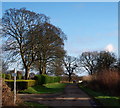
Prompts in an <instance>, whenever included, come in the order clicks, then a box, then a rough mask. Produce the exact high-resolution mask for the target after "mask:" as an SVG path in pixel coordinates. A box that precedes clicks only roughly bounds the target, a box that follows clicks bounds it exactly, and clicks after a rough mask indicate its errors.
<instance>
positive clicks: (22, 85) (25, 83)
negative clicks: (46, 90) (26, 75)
mask: <svg viewBox="0 0 120 108" xmlns="http://www.w3.org/2000/svg"><path fill="white" fill-rule="evenodd" d="M5 82H6V84H7V85H8V86H9V87H10V88H11V90H13V89H14V80H5ZM34 85H36V81H35V80H16V88H17V90H24V89H27V88H28V87H31V86H34Z"/></svg>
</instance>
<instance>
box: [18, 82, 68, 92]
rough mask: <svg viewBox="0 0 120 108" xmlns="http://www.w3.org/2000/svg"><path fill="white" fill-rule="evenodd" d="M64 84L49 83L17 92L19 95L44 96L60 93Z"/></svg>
mask: <svg viewBox="0 0 120 108" xmlns="http://www.w3.org/2000/svg"><path fill="white" fill-rule="evenodd" d="M65 86H66V84H65V83H50V84H44V85H36V86H33V87H28V89H26V90H22V91H19V93H30V94H44V93H57V92H62V91H63V89H64V88H65Z"/></svg>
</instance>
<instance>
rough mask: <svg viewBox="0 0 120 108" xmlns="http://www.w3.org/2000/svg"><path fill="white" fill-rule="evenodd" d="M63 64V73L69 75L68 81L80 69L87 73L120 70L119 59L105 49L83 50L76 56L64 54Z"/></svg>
mask: <svg viewBox="0 0 120 108" xmlns="http://www.w3.org/2000/svg"><path fill="white" fill-rule="evenodd" d="M64 66H65V69H66V71H65V74H66V75H68V76H69V81H70V80H71V77H72V75H74V74H76V73H77V72H79V73H80V71H81V69H84V70H85V71H86V72H88V74H89V75H93V74H97V73H100V72H102V70H117V71H120V60H117V57H116V56H115V54H114V53H110V52H107V51H100V52H97V51H93V52H83V53H82V54H81V55H80V56H79V57H78V58H75V57H71V56H66V57H65V59H64ZM82 71H83V70H82Z"/></svg>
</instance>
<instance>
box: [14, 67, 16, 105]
mask: <svg viewBox="0 0 120 108" xmlns="http://www.w3.org/2000/svg"><path fill="white" fill-rule="evenodd" d="M15 103H16V69H14V104H15Z"/></svg>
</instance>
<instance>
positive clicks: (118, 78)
mask: <svg viewBox="0 0 120 108" xmlns="http://www.w3.org/2000/svg"><path fill="white" fill-rule="evenodd" d="M88 86H89V87H90V88H92V89H94V90H102V91H103V92H105V93H108V94H113V95H115V94H117V95H118V94H119V95H120V92H119V91H120V75H119V73H118V72H117V71H114V70H103V71H101V72H99V73H97V74H96V75H93V76H92V81H91V82H89V84H88Z"/></svg>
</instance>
